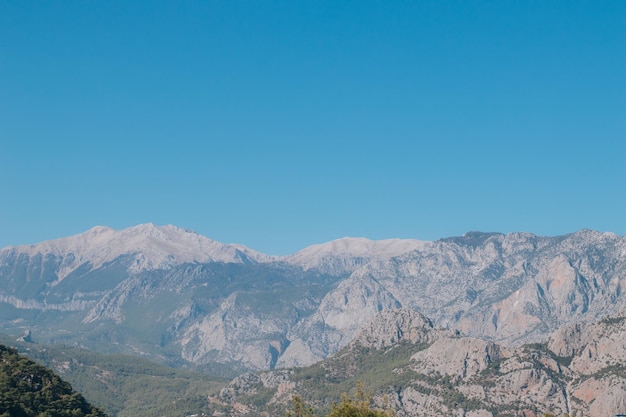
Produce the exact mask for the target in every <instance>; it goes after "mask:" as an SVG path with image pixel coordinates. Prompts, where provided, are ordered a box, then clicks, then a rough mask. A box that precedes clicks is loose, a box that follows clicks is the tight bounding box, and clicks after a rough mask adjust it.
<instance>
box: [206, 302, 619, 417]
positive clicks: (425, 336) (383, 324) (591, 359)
mask: <svg viewBox="0 0 626 417" xmlns="http://www.w3.org/2000/svg"><path fill="white" fill-rule="evenodd" d="M591 334H593V335H594V336H593V337H588V336H590V335H591ZM581 335H582V336H584V337H583V338H580V337H579V336H581ZM585 340H586V341H585ZM624 340H626V314H625V313H622V314H621V315H618V316H614V317H611V318H607V319H604V320H602V321H600V322H596V323H590V324H586V325H584V326H582V327H581V326H578V327H577V326H574V327H573V328H572V327H564V328H561V329H559V331H557V332H555V333H554V334H553V336H552V337H551V338H550V340H549V342H546V343H542V344H531V345H525V346H522V347H518V348H508V347H505V346H502V345H500V344H497V343H494V342H490V341H486V340H483V339H478V338H474V337H467V336H462V335H461V334H459V333H457V332H455V331H451V330H448V329H438V328H436V327H434V326H433V325H432V323H431V322H430V321H429V320H428V319H426V318H425V317H423V316H422V315H420V314H419V313H416V312H413V311H411V310H397V311H388V312H384V313H381V314H379V315H377V316H376V317H375V318H374V319H373V320H371V321H370V322H368V324H367V325H366V326H365V327H364V328H362V329H361V331H360V333H359V336H358V337H357V338H356V339H355V340H354V341H353V342H351V343H350V344H349V345H348V346H346V347H345V348H343V349H342V350H341V351H340V352H338V353H337V354H335V355H334V356H332V357H330V358H328V359H326V360H324V361H323V362H320V363H318V364H315V365H312V366H309V367H306V368H292V369H284V370H277V371H269V372H262V373H258V374H252V373H248V374H244V375H241V376H240V377H238V378H236V379H234V380H233V381H232V382H231V383H230V384H229V385H228V386H227V387H226V388H224V389H223V390H222V391H221V392H220V394H219V395H218V396H215V397H213V398H212V403H213V407H214V409H215V410H216V411H218V412H223V413H225V414H226V415H249V416H256V415H263V413H264V412H269V413H270V415H278V414H279V413H280V412H281V410H284V408H285V407H286V406H287V404H288V401H289V400H290V398H291V397H292V396H293V395H298V396H300V397H302V398H303V399H304V400H305V401H307V402H308V403H309V404H311V405H313V406H315V407H316V408H317V409H319V410H320V412H324V411H327V410H328V409H329V407H330V405H331V404H332V403H333V402H337V401H339V399H340V395H341V393H342V392H348V391H350V390H351V389H353V388H354V387H355V386H356V385H357V381H362V382H363V384H364V387H365V390H366V391H369V392H371V393H373V394H374V402H375V404H376V405H378V406H383V405H385V404H386V405H388V406H390V407H391V408H392V409H394V410H395V413H396V415H397V416H398V417H405V416H406V417H408V416H415V415H420V416H432V417H436V416H437V417H441V416H473V417H497V416H519V415H524V416H535V415H542V414H543V413H550V414H555V415H563V414H565V413H567V414H569V415H570V416H576V417H583V416H585V417H605V416H608V415H613V414H623V413H624V411H626V367H625V366H624V364H625V363H626V343H625V342H624Z"/></svg>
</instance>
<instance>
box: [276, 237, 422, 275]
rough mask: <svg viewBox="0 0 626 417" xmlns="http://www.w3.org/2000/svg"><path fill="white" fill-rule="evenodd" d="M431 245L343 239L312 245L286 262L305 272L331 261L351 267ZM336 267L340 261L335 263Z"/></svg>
mask: <svg viewBox="0 0 626 417" xmlns="http://www.w3.org/2000/svg"><path fill="white" fill-rule="evenodd" d="M429 243H430V242H425V241H421V240H415V239H384V240H370V239H366V238H362V237H356V238H355V237H344V238H341V239H337V240H333V241H330V242H327V243H322V244H318V245H312V246H309V247H307V248H304V249H303V250H301V251H299V252H296V253H295V254H293V255H289V256H286V257H285V258H284V260H285V261H286V262H289V263H293V264H296V265H300V266H302V267H304V268H305V269H309V268H315V267H319V266H321V265H323V264H327V263H328V260H329V258H333V259H336V260H342V261H341V263H342V264H346V263H350V259H362V260H383V259H389V258H392V257H394V256H399V255H402V254H403V253H406V252H410V251H412V250H416V249H421V248H424V246H425V245H427V244H429ZM333 263H334V264H337V261H334V262H333Z"/></svg>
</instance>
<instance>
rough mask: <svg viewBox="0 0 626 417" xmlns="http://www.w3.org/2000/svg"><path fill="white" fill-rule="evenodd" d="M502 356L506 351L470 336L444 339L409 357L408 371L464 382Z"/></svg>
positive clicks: (491, 343)
mask: <svg viewBox="0 0 626 417" xmlns="http://www.w3.org/2000/svg"><path fill="white" fill-rule="evenodd" d="M505 355H507V353H506V351H504V349H502V348H501V347H500V346H499V345H497V344H495V343H493V342H488V341H485V340H481V339H476V338H471V337H463V338H458V337H457V338H452V337H445V338H441V339H438V340H437V341H435V342H434V343H433V344H432V345H431V346H430V347H429V348H428V349H425V350H423V351H421V352H417V353H416V354H415V355H413V356H412V357H411V361H412V365H411V369H413V370H414V371H416V372H419V373H421V374H426V375H432V374H435V375H449V376H452V377H454V378H456V379H468V378H471V377H473V376H476V375H478V374H479V373H480V372H482V371H483V370H485V369H487V367H488V366H489V365H490V364H492V363H494V362H495V361H498V360H500V359H501V358H503V357H504V356H505Z"/></svg>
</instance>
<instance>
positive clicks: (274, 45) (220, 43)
mask: <svg viewBox="0 0 626 417" xmlns="http://www.w3.org/2000/svg"><path fill="white" fill-rule="evenodd" d="M0 196H1V202H0V246H6V245H14V244H24V243H34V242H37V241H42V240H46V239H52V238H56V237H61V236H66V235H70V234H75V233H79V232H82V231H84V230H86V229H88V228H90V227H92V226H94V225H107V226H111V227H114V228H124V227H129V226H132V225H135V224H139V223H145V222H153V223H156V224H175V225H177V226H181V227H186V228H189V229H193V230H195V231H197V232H199V233H202V234H204V235H206V236H208V237H211V238H213V239H216V240H219V241H222V242H229V243H232V242H236V243H241V244H245V245H247V246H250V247H252V248H254V249H257V250H260V251H263V252H266V253H271V254H286V253H291V252H295V251H296V250H299V249H301V248H303V247H305V246H307V245H310V244H313V243H320V242H324V241H328V240H331V239H336V238H339V237H343V236H364V237H368V238H371V239H382V238H390V237H402V238H417V239H425V240H434V239H437V238H440V237H447V236H452V235H461V234H463V233H465V232H467V231H470V230H480V231H499V232H513V231H528V232H532V233H536V234H542V235H559V234H565V233H569V232H573V231H576V230H578V229H581V228H592V229H596V230H600V231H612V232H615V233H618V234H620V235H623V234H624V233H626V215H625V213H626V2H624V1H621V0H620V1H497V2H494V1H478V0H477V1H441V2H439V1H412V2H408V1H397V2H382V1H363V0H359V1H302V2H300V1H295V2H294V1H249V2H243V1H180V2H161V1H145V2H142V1H135V2H126V1H107V2H105V1H89V2H79V1H76V2H73V1H64V2H44V1H40V2H30V1H24V2H21V1H20V2H18V1H3V2H0Z"/></svg>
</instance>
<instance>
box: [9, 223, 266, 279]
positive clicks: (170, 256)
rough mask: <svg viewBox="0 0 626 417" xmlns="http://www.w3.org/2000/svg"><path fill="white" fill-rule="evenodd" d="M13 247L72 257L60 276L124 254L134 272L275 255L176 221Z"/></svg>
mask: <svg viewBox="0 0 626 417" xmlns="http://www.w3.org/2000/svg"><path fill="white" fill-rule="evenodd" d="M6 250H11V251H14V252H17V253H25V254H27V255H28V256H30V257H33V256H37V255H41V254H46V255H53V256H56V257H59V258H63V259H69V258H71V260H70V261H66V262H63V264H64V267H63V270H60V271H59V272H58V276H59V278H60V279H62V278H64V277H65V276H67V275H68V274H69V273H71V272H72V271H73V270H75V269H76V268H78V267H79V266H80V265H83V264H85V263H89V264H91V266H92V268H97V267H100V266H101V265H103V264H104V263H107V262H111V261H113V260H115V259H116V258H118V257H120V256H127V255H130V256H133V257H134V262H133V264H132V266H131V267H130V268H131V270H132V271H133V272H138V271H141V270H146V269H148V270H153V269H161V268H166V267H169V266H173V265H177V264H182V263H204V262H226V263H229V262H233V263H241V262H249V261H253V262H266V261H269V260H272V259H273V258H272V257H270V256H268V255H264V254H262V253H259V252H256V251H253V250H252V249H249V248H247V247H245V246H242V245H229V244H224V243H220V242H217V241H215V240H211V239H209V238H207V237H204V236H202V235H200V234H198V233H196V232H193V231H190V230H186V229H182V228H178V227H176V226H172V225H166V226H157V225H155V224H153V223H145V224H140V225H137V226H133V227H129V228H126V229H122V230H115V229H112V228H110V227H107V226H95V227H92V228H91V229H89V230H87V231H86V232H83V233H80V234H77V235H74V236H68V237H64V238H60V239H55V240H49V241H45V242H41V243H37V244H33V245H25V246H15V247H10V248H7V249H5V250H3V251H6Z"/></svg>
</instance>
